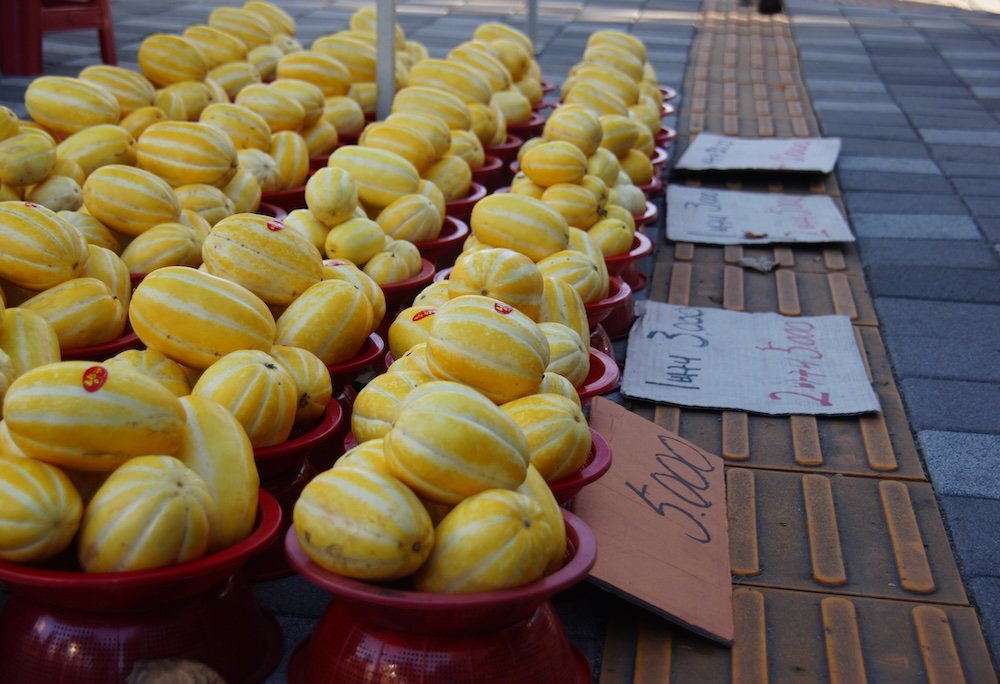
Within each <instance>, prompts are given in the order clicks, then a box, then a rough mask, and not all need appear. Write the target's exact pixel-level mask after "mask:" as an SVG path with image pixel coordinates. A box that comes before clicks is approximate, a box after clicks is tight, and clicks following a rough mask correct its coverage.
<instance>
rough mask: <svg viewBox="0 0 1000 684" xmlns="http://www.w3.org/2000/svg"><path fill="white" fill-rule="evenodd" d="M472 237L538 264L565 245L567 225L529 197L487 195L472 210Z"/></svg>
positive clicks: (566, 241) (564, 247)
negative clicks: (525, 256)
mask: <svg viewBox="0 0 1000 684" xmlns="http://www.w3.org/2000/svg"><path fill="white" fill-rule="evenodd" d="M469 223H470V227H471V229H472V234H473V236H474V237H475V238H476V239H477V240H479V241H480V242H482V243H484V244H486V245H489V246H491V247H506V248H508V249H513V250H515V251H518V252H521V253H522V254H525V255H527V256H528V257H529V258H530V259H531V260H532V261H538V260H540V259H543V258H544V257H546V256H548V255H550V254H554V253H555V252H558V251H560V250H563V249H566V248H567V247H568V246H569V225H568V224H567V223H566V219H564V218H563V217H562V215H561V214H560V213H559V212H557V211H556V210H555V209H553V208H552V207H550V206H548V205H547V204H545V203H544V202H542V201H541V200H538V199H535V198H533V197H527V196H523V195H515V194H509V193H508V194H495V195H488V196H486V197H484V198H483V199H481V200H479V201H478V202H476V205H475V206H474V207H473V208H472V216H471V217H470V221H469Z"/></svg>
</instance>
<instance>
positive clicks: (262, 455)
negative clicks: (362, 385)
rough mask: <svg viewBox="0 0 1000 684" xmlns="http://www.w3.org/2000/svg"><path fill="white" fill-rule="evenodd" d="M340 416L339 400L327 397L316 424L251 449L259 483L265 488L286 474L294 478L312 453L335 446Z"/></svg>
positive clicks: (341, 415) (342, 412)
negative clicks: (272, 442) (279, 440)
mask: <svg viewBox="0 0 1000 684" xmlns="http://www.w3.org/2000/svg"><path fill="white" fill-rule="evenodd" d="M343 419H344V410H343V409H342V408H341V406H340V403H339V402H338V401H337V400H336V399H330V401H329V403H327V405H326V411H325V412H324V413H323V417H322V418H321V419H320V420H319V422H318V423H315V424H313V425H310V426H308V427H305V428H298V429H293V430H292V434H291V435H290V436H289V438H288V439H287V440H285V441H284V442H282V443H281V444H275V445H274V446H269V447H260V448H257V449H254V450H253V457H254V461H256V462H257V473H258V474H259V475H260V480H261V486H262V487H266V486H268V484H269V483H270V482H271V481H284V480H286V479H287V476H288V475H289V474H291V475H292V476H293V477H294V476H295V475H297V474H298V473H299V471H300V469H301V467H302V464H303V463H304V462H305V460H306V459H308V458H310V457H311V456H312V455H313V454H314V453H317V452H322V451H325V450H326V449H330V448H335V440H334V437H335V435H336V434H337V428H339V427H340V423H341V421H343Z"/></svg>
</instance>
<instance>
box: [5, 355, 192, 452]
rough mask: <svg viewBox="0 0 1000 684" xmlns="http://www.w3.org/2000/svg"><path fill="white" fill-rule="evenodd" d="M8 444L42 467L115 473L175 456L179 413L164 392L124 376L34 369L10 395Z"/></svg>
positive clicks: (87, 368) (61, 367) (70, 365)
mask: <svg viewBox="0 0 1000 684" xmlns="http://www.w3.org/2000/svg"><path fill="white" fill-rule="evenodd" d="M4 421H5V422H6V424H7V428H8V430H9V431H10V436H11V439H12V440H13V441H14V443H15V444H17V445H18V446H19V447H20V448H21V449H22V450H23V451H24V452H25V453H26V454H28V455H29V456H31V457H32V458H37V459H38V460H40V461H46V462H48V463H52V464H54V465H61V466H66V467H68V468H73V469H75V470H88V471H89V470H98V471H107V470H113V469H114V468H116V467H118V466H119V465H121V464H122V463H124V462H125V461H127V460H128V459H130V458H133V457H135V456H140V455H142V454H149V453H158V454H173V453H175V452H176V451H177V448H178V447H179V446H180V440H181V433H182V431H183V427H184V411H183V409H182V408H181V405H180V403H179V402H178V401H177V397H175V396H174V395H173V394H171V393H170V391H169V390H167V389H166V388H165V387H163V385H161V384H160V383H158V382H156V381H155V380H151V379H149V378H147V377H145V376H143V375H141V374H139V373H136V372H133V371H130V370H126V369H123V368H116V369H113V370H112V369H109V368H108V367H106V366H103V365H102V364H99V363H93V362H89V361H62V362H59V363H52V364H48V365H45V366H39V367H37V368H34V369H32V370H30V371H28V372H26V373H24V374H23V375H21V376H20V377H18V378H17V379H16V380H15V381H14V382H13V383H12V384H11V386H10V389H8V390H7V396H6V398H5V400H4Z"/></svg>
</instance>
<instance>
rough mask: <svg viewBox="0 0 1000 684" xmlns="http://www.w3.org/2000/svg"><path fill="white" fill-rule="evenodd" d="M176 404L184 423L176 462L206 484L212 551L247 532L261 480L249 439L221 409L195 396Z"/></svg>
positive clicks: (227, 545)
mask: <svg viewBox="0 0 1000 684" xmlns="http://www.w3.org/2000/svg"><path fill="white" fill-rule="evenodd" d="M180 402H181V405H182V406H183V407H184V415H185V418H186V422H185V425H184V440H183V441H182V442H181V446H180V448H179V449H178V450H177V458H178V459H179V460H180V461H181V463H183V464H184V465H186V466H187V467H188V468H190V469H191V470H193V471H194V472H195V473H197V474H198V475H200V476H201V477H202V479H204V480H205V484H207V485H208V490H209V492H210V493H211V495H212V499H213V500H214V502H215V504H216V505H215V508H214V510H213V513H214V514H213V515H212V517H211V520H210V533H209V535H210V536H209V541H208V548H207V551H208V552H209V553H211V552H212V551H218V550H221V549H225V548H227V547H230V546H232V545H233V544H235V543H237V542H239V541H241V540H242V539H244V538H245V537H246V536H247V535H248V534H250V531H251V530H252V529H253V525H254V521H255V520H256V516H257V495H258V490H259V487H260V477H259V476H258V474H257V464H256V463H255V462H254V459H253V446H252V445H251V443H250V439H249V438H248V437H247V434H246V431H245V430H244V429H243V426H242V425H241V424H240V422H239V421H238V420H237V419H236V417H235V416H234V415H233V414H232V413H231V412H230V411H229V410H228V409H227V408H226V407H224V406H222V404H219V403H218V402H215V401H212V400H210V399H206V398H204V397H200V396H197V395H191V396H186V397H181V399H180Z"/></svg>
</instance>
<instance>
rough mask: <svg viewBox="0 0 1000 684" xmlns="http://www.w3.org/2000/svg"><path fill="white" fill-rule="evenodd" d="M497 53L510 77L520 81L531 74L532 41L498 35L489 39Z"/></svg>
mask: <svg viewBox="0 0 1000 684" xmlns="http://www.w3.org/2000/svg"><path fill="white" fill-rule="evenodd" d="M488 42H489V44H490V47H492V48H493V49H494V50H495V51H496V53H497V59H499V60H500V61H501V62H502V63H503V65H504V66H505V67H507V70H508V71H509V72H510V77H511V78H512V79H513V80H515V81H519V80H521V79H522V78H524V77H525V76H528V75H530V74H531V65H532V61H533V60H532V57H531V55H532V54H534V50H533V49H532V48H531V46H530V41H523V40H520V39H516V38H514V37H513V36H511V37H498V38H494V39H492V40H489V41H488Z"/></svg>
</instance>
